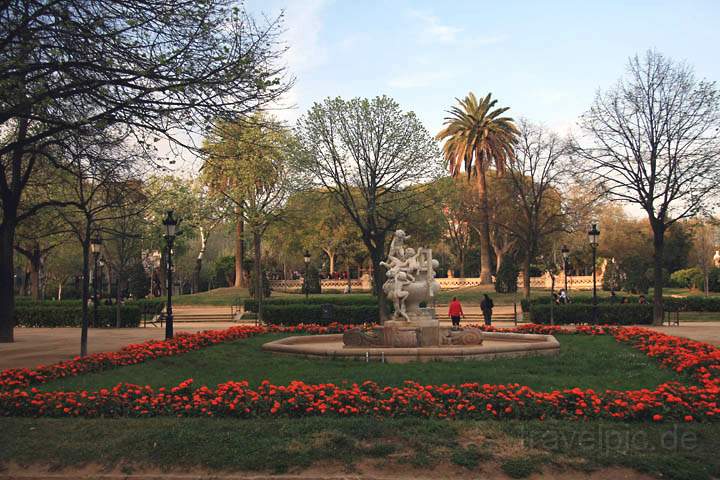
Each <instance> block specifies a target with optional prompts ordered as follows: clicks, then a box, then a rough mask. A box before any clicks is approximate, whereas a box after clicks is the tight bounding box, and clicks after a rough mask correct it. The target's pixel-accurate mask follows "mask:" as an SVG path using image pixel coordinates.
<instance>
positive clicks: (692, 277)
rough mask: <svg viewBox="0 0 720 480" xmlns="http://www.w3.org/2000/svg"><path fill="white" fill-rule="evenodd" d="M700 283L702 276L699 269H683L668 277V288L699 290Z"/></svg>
mask: <svg viewBox="0 0 720 480" xmlns="http://www.w3.org/2000/svg"><path fill="white" fill-rule="evenodd" d="M698 279H700V282H699V283H698ZM702 282H703V274H702V271H700V269H699V268H684V269H682V270H677V271H675V272H673V273H672V274H671V275H670V286H671V287H675V288H700V287H701V286H702Z"/></svg>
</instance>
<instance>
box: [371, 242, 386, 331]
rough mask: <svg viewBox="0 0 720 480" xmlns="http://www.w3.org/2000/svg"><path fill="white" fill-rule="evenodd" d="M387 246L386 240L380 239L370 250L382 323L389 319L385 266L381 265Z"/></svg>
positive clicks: (374, 291)
mask: <svg viewBox="0 0 720 480" xmlns="http://www.w3.org/2000/svg"><path fill="white" fill-rule="evenodd" d="M384 256H385V247H384V240H383V241H379V242H378V243H377V244H376V246H375V247H374V248H373V249H372V251H371V252H370V260H371V261H372V280H373V287H372V288H373V295H375V297H376V298H377V299H378V309H379V311H380V323H385V320H387V319H388V315H389V312H388V309H387V303H386V302H385V292H383V284H384V283H385V280H386V279H387V278H386V275H385V271H386V270H385V267H383V266H382V265H380V262H382V261H383V260H384V258H383V257H384Z"/></svg>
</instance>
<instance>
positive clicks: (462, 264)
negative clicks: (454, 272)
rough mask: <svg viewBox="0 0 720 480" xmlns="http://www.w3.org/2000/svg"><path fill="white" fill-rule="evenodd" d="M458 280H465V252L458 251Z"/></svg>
mask: <svg viewBox="0 0 720 480" xmlns="http://www.w3.org/2000/svg"><path fill="white" fill-rule="evenodd" d="M460 278H465V251H464V250H461V251H460Z"/></svg>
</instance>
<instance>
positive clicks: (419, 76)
mask: <svg viewBox="0 0 720 480" xmlns="http://www.w3.org/2000/svg"><path fill="white" fill-rule="evenodd" d="M451 78H452V75H451V74H450V73H448V72H417V73H406V74H403V75H400V76H397V77H395V78H391V79H390V80H389V81H388V85H389V86H391V87H394V88H422V87H431V86H433V85H436V84H438V83H442V82H446V81H447V80H450V79H451Z"/></svg>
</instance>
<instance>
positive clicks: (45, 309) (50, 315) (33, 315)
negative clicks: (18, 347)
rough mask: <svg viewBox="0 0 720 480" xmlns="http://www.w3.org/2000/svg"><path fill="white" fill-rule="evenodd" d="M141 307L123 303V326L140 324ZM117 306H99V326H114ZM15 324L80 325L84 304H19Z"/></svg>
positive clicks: (89, 311)
mask: <svg viewBox="0 0 720 480" xmlns="http://www.w3.org/2000/svg"><path fill="white" fill-rule="evenodd" d="M88 315H89V318H90V326H93V325H92V324H93V307H92V306H90V307H89V308H88ZM140 316H141V314H140V308H138V307H137V306H130V305H122V306H121V307H120V317H121V320H120V321H121V325H122V326H123V327H138V326H140ZM115 321H116V307H115V306H110V305H101V306H98V325H97V326H99V327H114V326H115ZM15 324H16V325H18V326H21V327H80V326H81V325H82V305H77V306H72V305H70V306H67V305H54V306H48V305H19V306H17V307H15Z"/></svg>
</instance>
